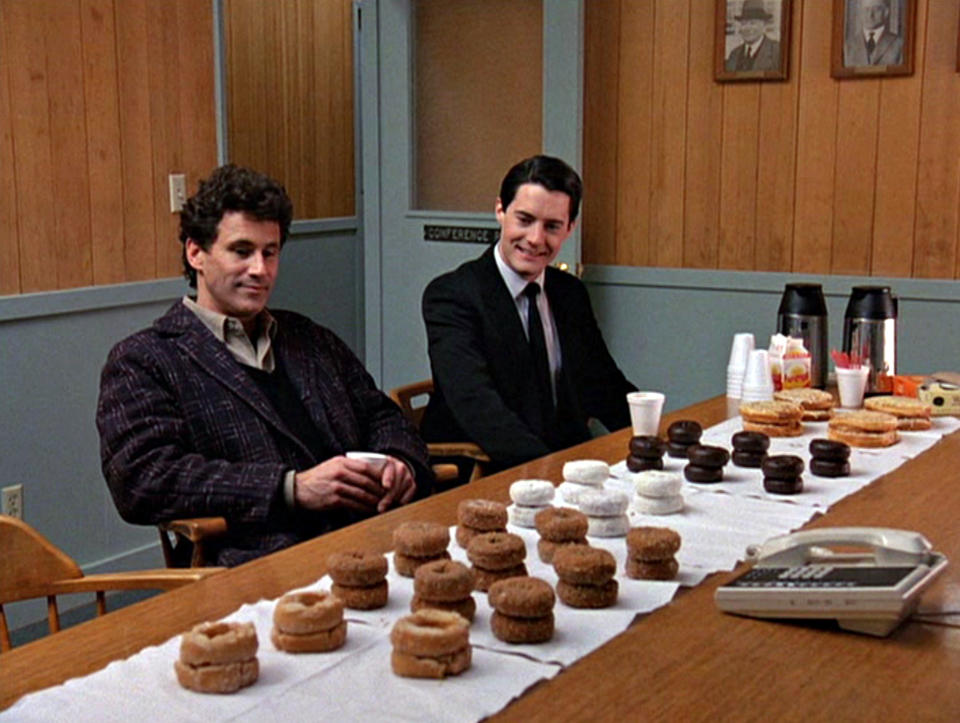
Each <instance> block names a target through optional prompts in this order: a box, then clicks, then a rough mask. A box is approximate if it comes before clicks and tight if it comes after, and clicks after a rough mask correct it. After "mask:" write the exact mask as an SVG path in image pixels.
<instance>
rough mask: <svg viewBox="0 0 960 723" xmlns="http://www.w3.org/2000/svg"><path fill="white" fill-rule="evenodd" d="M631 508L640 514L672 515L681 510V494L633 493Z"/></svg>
mask: <svg viewBox="0 0 960 723" xmlns="http://www.w3.org/2000/svg"><path fill="white" fill-rule="evenodd" d="M631 509H633V511H634V512H638V513H639V514H641V515H672V514H675V513H677V512H681V511H683V495H673V496H672V497H645V496H644V495H635V496H634V498H633V504H632V507H631Z"/></svg>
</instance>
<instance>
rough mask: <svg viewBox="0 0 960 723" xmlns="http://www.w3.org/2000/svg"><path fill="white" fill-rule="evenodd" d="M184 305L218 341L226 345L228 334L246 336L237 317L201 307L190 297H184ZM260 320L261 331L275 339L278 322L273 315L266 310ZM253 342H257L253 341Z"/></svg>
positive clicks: (260, 315)
mask: <svg viewBox="0 0 960 723" xmlns="http://www.w3.org/2000/svg"><path fill="white" fill-rule="evenodd" d="M183 305H184V306H186V307H187V308H188V309H190V311H192V312H193V313H194V314H196V315H197V318H198V319H200V321H202V322H203V325H204V326H205V327H207V328H208V329H209V330H210V331H211V332H212V333H213V335H214V336H215V337H217V339H219V340H220V341H222V342H224V343H226V341H227V335H228V334H233V335H236V334H237V333H241V334H244V335H246V332H245V331H244V330H243V323H242V322H241V321H240V320H239V319H237V318H235V317H232V316H227V315H226V314H221V313H219V312H217V311H214V310H213V309H208V308H206V307H205V306H200V304H198V303H197V302H196V301H195V300H194V299H192V298H190V297H189V296H184V297H183ZM258 319H259V322H260V325H259V326H260V329H261V330H266V333H267V336H269V337H270V338H271V339H273V337H274V336H276V334H277V320H276V319H275V318H273V315H272V314H271V313H270V312H269V311H267V310H266V309H264V310H263V311H261V312H260V314H259V316H258ZM251 341H255V340H254V339H251Z"/></svg>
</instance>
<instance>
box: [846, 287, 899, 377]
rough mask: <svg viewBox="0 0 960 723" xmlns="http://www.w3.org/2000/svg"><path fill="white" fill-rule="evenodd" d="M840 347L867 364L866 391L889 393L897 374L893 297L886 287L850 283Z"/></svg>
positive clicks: (895, 323)
mask: <svg viewBox="0 0 960 723" xmlns="http://www.w3.org/2000/svg"><path fill="white" fill-rule="evenodd" d="M843 350H844V351H845V352H847V353H848V354H857V355H859V357H860V359H861V360H863V361H867V362H869V363H870V376H869V377H868V378H867V388H866V392H865V393H866V394H867V395H870V394H891V393H892V391H893V387H892V384H893V380H892V377H893V375H894V374H896V373H897V298H896V297H895V296H894V295H893V294H891V293H890V287H889V286H854V287H853V289H852V290H851V292H850V301H849V303H848V304H847V311H846V313H845V314H844V317H843Z"/></svg>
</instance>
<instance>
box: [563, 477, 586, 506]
mask: <svg viewBox="0 0 960 723" xmlns="http://www.w3.org/2000/svg"><path fill="white" fill-rule="evenodd" d="M592 489H594V487H592V486H591V485H584V484H580V483H579V482H561V483H560V484H559V485H557V492H559V493H560V496H561V497H562V498H563V501H564V502H566V503H567V504H568V505H575V504H577V502H578V501H579V500H580V495H582V494H583V493H584V492H586V491H587V490H592Z"/></svg>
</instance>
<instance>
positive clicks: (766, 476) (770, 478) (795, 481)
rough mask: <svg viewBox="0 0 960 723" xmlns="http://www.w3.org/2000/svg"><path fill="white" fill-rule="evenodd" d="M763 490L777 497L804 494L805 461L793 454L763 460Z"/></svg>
mask: <svg viewBox="0 0 960 723" xmlns="http://www.w3.org/2000/svg"><path fill="white" fill-rule="evenodd" d="M761 469H762V470H763V489H765V490H766V491H767V492H772V493H773V494H777V495H796V494H799V493H800V492H803V476H802V475H803V460H802V459H801V458H800V457H797V456H796V455H793V454H775V455H771V456H770V457H767V458H766V459H765V460H763V465H762V467H761Z"/></svg>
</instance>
